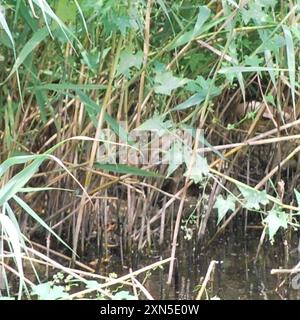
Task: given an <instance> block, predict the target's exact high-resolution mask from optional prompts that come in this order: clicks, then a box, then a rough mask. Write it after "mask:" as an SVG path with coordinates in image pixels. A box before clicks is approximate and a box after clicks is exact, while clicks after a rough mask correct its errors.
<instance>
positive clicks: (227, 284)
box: [123, 231, 300, 300]
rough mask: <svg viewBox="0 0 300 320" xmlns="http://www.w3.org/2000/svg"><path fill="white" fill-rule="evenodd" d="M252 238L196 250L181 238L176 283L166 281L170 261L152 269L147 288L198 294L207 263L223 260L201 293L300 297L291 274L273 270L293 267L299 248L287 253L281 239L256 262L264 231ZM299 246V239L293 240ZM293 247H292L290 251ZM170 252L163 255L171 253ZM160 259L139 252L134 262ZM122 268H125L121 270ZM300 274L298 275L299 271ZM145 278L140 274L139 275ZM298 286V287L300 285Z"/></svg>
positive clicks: (165, 294)
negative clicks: (272, 270) (163, 265)
mask: <svg viewBox="0 0 300 320" xmlns="http://www.w3.org/2000/svg"><path fill="white" fill-rule="evenodd" d="M252 232H253V233H255V235H254V237H252V239H251V237H250V236H248V237H247V238H246V239H234V236H230V237H228V238H223V239H220V240H219V241H218V242H215V243H213V244H211V245H210V246H209V249H207V250H205V251H202V252H200V253H198V254H196V251H195V248H193V245H192V243H191V242H187V241H181V242H182V244H181V245H179V246H178V248H177V263H176V268H175V272H174V279H173V282H172V285H171V286H170V287H168V286H167V285H166V282H167V277H168V265H165V267H164V269H163V270H161V269H160V270H154V271H152V272H151V275H150V276H149V278H148V280H147V281H146V282H145V283H144V285H145V287H146V288H147V290H148V291H149V292H150V293H151V295H152V296H153V297H154V298H156V299H176V300H177V299H195V297H196V295H197V292H198V290H199V286H198V285H199V283H200V281H202V280H203V277H204V276H205V274H206V272H207V269H208V266H209V263H210V262H211V261H212V260H217V261H219V264H218V265H216V268H215V271H214V274H213V277H212V281H210V282H209V284H208V285H207V289H208V290H207V291H206V292H205V293H204V294H203V297H202V298H207V299H212V298H214V299H216V298H218V299H222V300H229V299H230V300H231V299H233V300H239V299H242V300H258V299H259V300H279V299H293V300H295V299H300V289H298V290H297V289H295V288H294V289H293V288H292V285H291V284H292V277H289V276H286V277H285V276H284V275H280V276H278V275H271V273H270V271H271V269H279V268H292V267H294V266H295V265H296V264H297V263H298V261H299V260H300V259H299V258H298V253H297V250H296V249H294V248H295V247H292V248H291V250H290V251H292V252H289V253H288V255H285V254H284V252H286V250H285V248H284V246H283V245H282V241H278V242H275V244H274V245H271V244H270V243H269V242H267V243H265V245H264V246H263V247H262V249H261V250H260V253H259V255H258V258H257V261H256V262H255V256H256V252H257V246H258V243H259V237H260V233H261V231H260V232H257V231H252ZM295 245H296V246H297V244H296V239H295ZM292 249H293V250H292ZM169 256H170V252H169V251H166V252H164V253H163V254H162V255H161V258H162V259H165V258H168V257H169ZM159 259H160V256H159V255H156V256H155V255H152V256H151V257H149V256H148V257H147V256H139V257H138V258H137V259H136V261H135V263H134V264H133V266H134V269H135V270H136V269H137V268H141V267H144V266H146V265H149V264H151V263H153V262H156V261H158V260H159ZM123 272H124V270H123ZM299 278H300V276H299ZM139 279H140V280H142V278H139ZM299 288H300V286H299Z"/></svg>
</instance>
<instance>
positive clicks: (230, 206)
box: [214, 195, 235, 225]
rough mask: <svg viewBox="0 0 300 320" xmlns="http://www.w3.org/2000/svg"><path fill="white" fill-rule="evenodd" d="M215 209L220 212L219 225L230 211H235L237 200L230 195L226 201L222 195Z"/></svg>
mask: <svg viewBox="0 0 300 320" xmlns="http://www.w3.org/2000/svg"><path fill="white" fill-rule="evenodd" d="M214 208H215V209H217V210H218V221H217V225H218V224H219V223H220V222H221V221H222V219H223V218H224V217H225V215H226V213H227V212H228V211H230V210H231V211H234V210H235V198H234V197H233V196H232V195H228V197H227V199H224V198H223V196H222V195H219V196H218V197H217V200H216V202H215V204H214Z"/></svg>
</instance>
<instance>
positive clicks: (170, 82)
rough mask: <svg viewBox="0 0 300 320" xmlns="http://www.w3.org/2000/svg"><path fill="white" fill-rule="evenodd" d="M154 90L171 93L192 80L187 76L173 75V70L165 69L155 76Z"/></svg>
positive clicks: (166, 93)
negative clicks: (186, 77)
mask: <svg viewBox="0 0 300 320" xmlns="http://www.w3.org/2000/svg"><path fill="white" fill-rule="evenodd" d="M154 81H155V83H156V84H155V86H154V91H155V92H156V93H160V94H165V95H171V92H172V90H175V89H177V88H179V87H182V86H184V85H185V84H186V83H188V82H189V81H190V80H189V79H185V78H178V77H174V76H173V75H172V72H170V71H165V72H162V73H157V74H156V76H155V78H154Z"/></svg>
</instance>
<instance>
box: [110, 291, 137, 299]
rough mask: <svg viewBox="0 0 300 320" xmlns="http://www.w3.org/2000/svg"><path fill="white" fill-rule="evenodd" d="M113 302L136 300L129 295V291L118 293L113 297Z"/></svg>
mask: <svg viewBox="0 0 300 320" xmlns="http://www.w3.org/2000/svg"><path fill="white" fill-rule="evenodd" d="M113 300H136V297H135V296H133V295H132V294H130V293H129V291H125V290H123V291H119V292H117V293H116V294H115V295H114V296H113Z"/></svg>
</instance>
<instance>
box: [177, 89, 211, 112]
mask: <svg viewBox="0 0 300 320" xmlns="http://www.w3.org/2000/svg"><path fill="white" fill-rule="evenodd" d="M204 100H205V95H204V94H203V92H200V93H196V94H194V95H192V96H191V97H190V98H188V99H187V100H185V101H184V102H182V103H180V104H178V105H177V106H176V107H175V108H173V109H172V110H171V111H178V110H185V109H187V108H190V107H193V106H196V105H199V104H200V103H201V102H203V101H204Z"/></svg>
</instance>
